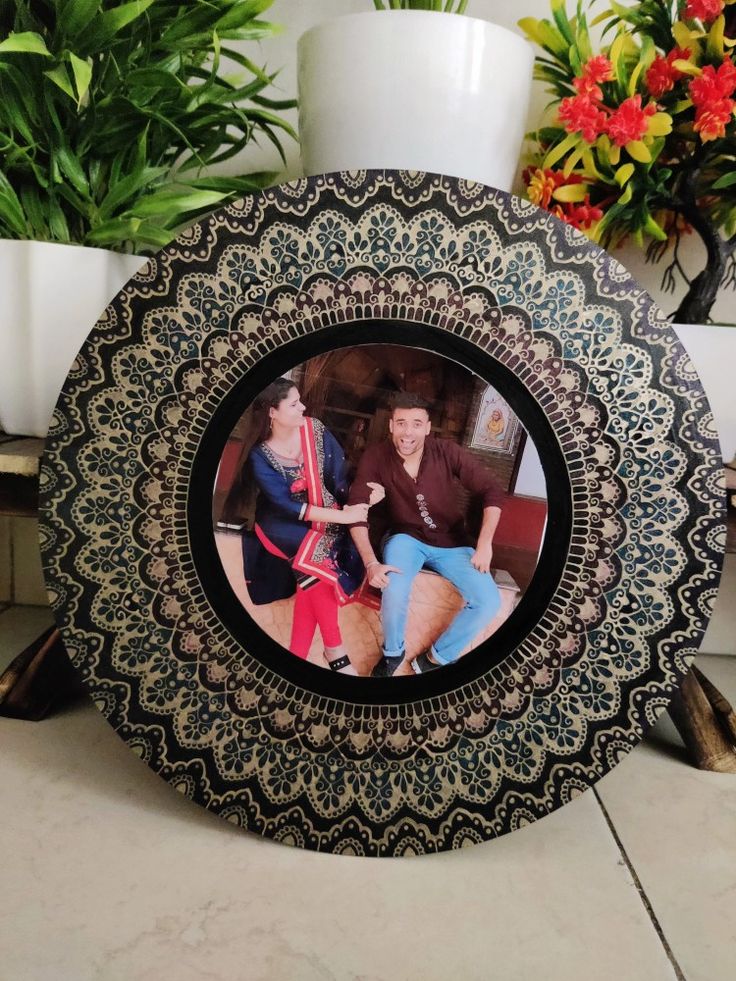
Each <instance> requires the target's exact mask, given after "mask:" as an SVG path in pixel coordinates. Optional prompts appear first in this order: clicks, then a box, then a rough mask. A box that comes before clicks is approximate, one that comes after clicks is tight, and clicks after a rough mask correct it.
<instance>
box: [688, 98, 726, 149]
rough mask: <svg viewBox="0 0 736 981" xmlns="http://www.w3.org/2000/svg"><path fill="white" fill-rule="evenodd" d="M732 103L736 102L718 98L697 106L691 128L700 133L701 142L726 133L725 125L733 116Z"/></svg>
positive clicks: (715, 138)
mask: <svg viewBox="0 0 736 981" xmlns="http://www.w3.org/2000/svg"><path fill="white" fill-rule="evenodd" d="M734 105H736V103H734V101H733V99H718V100H717V101H713V102H708V103H706V104H705V105H703V106H699V107H698V108H697V110H696V111H695V126H694V127H693V129H694V130H695V132H696V133H700V139H701V140H702V141H703V143H707V142H708V141H709V140H717V139H718V138H719V137H721V136H725V135H726V126H728V124H729V123H730V122H731V119H732V117H733V107H734Z"/></svg>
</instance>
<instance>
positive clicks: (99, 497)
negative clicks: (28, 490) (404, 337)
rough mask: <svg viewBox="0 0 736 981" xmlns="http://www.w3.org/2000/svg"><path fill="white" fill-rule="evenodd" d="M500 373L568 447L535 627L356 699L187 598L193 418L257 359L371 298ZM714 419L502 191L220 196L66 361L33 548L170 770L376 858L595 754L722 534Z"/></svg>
mask: <svg viewBox="0 0 736 981" xmlns="http://www.w3.org/2000/svg"><path fill="white" fill-rule="evenodd" d="M378 319H381V320H397V321H404V322H409V323H413V324H424V325H428V326H431V327H434V328H437V329H439V330H441V331H446V332H449V333H451V334H455V335H457V336H460V337H463V338H465V339H466V340H469V341H470V342H471V343H472V344H473V345H475V346H476V347H477V348H479V349H482V350H483V351H484V352H487V354H488V355H490V356H491V357H492V358H493V359H495V360H496V361H497V362H499V363H500V364H502V365H505V366H506V367H507V368H509V369H510V370H512V371H513V372H514V374H515V375H516V377H517V378H518V379H520V380H521V382H522V383H523V385H524V387H525V388H526V389H527V391H528V393H530V395H531V396H532V398H533V399H534V400H535V401H536V403H537V405H538V406H539V407H541V409H542V410H543V412H544V414H545V416H546V418H547V421H548V423H549V425H550V426H551V428H552V430H553V432H554V434H555V437H556V440H557V442H558V444H559V448H560V451H561V453H562V455H563V457H564V460H565V466H566V470H567V476H568V480H569V484H570V489H571V495H572V502H573V503H572V509H573V513H572V533H571V538H570V542H569V547H568V552H567V556H566V560H565V564H564V568H563V572H562V576H561V579H560V582H559V584H558V585H557V588H556V590H555V593H554V595H553V597H552V599H551V601H550V602H549V604H548V605H547V608H546V610H544V612H543V614H542V615H541V617H540V619H539V620H538V622H536V623H534V624H531V625H530V630H529V632H528V634H527V636H526V637H525V638H524V639H523V641H522V642H521V643H520V644H519V645H518V647H517V648H516V649H515V650H514V651H513V652H512V653H510V654H509V655H508V656H507V657H506V658H504V659H503V661H502V662H501V663H500V664H498V665H496V666H494V667H492V668H489V669H488V670H487V672H486V673H485V674H483V675H482V676H481V677H479V678H477V679H476V680H474V681H473V682H470V683H467V684H464V685H462V686H461V687H459V688H457V689H455V690H453V691H451V692H447V693H445V694H442V695H438V696H436V697H433V698H425V699H423V700H421V701H414V702H407V703H402V704H391V705H385V706H384V705H378V706H376V705H368V704H357V703H355V702H352V701H348V700H345V701H343V700H340V699H337V698H332V697H330V698H328V697H325V696H324V695H321V694H318V693H316V692H312V691H308V690H306V689H303V688H299V687H297V686H296V685H294V684H292V683H290V682H288V681H287V680H285V679H284V678H282V677H281V676H279V675H277V674H275V673H274V672H273V671H272V670H271V669H270V668H268V667H266V666H265V665H264V663H262V661H260V660H259V659H258V657H257V656H256V654H255V652H253V651H251V650H249V642H248V640H247V638H244V639H241V640H239V639H237V638H235V637H234V636H233V635H232V634H231V633H230V631H229V630H228V629H227V628H226V627H225V626H224V624H223V623H222V622H220V620H219V618H218V617H217V615H216V614H215V613H214V611H213V609H212V606H211V603H210V601H209V599H208V595H207V592H206V589H205V588H204V585H203V584H202V583H201V582H200V581H199V579H198V577H197V575H196V572H195V566H194V564H193V560H192V555H191V544H190V537H189V529H188V524H187V512H186V506H187V493H188V488H189V486H190V481H191V476H192V467H193V462H194V460H195V457H196V454H197V452H198V449H199V448H200V446H201V444H202V440H203V437H204V436H205V432H206V430H207V427H208V424H209V422H210V420H211V419H212V417H213V414H214V413H215V411H216V410H217V408H218V406H220V405H221V404H222V402H223V400H224V399H225V398H226V397H227V396H228V394H229V393H231V392H232V390H233V388H234V387H235V386H236V385H238V383H240V382H241V381H242V379H243V378H244V377H246V376H247V374H248V372H249V371H251V370H252V369H253V368H254V367H255V366H256V365H257V363H258V362H259V360H260V359H261V358H262V357H263V356H265V355H267V354H269V353H270V352H273V351H275V350H276V349H278V348H279V347H280V346H281V345H283V344H285V343H288V342H289V341H292V340H296V339H297V338H300V337H308V336H310V335H311V334H314V333H315V332H318V331H320V330H321V329H322V328H324V327H328V326H330V327H333V328H334V327H338V328H339V327H340V326H341V325H350V324H354V323H355V322H356V321H361V322H365V331H366V342H370V321H371V320H378ZM719 473H720V461H719V456H718V446H717V440H716V436H715V432H714V429H713V424H712V418H711V416H710V412H709V408H708V405H707V402H706V400H705V396H704V394H703V392H702V389H701V387H700V385H699V382H698V380H697V377H696V375H695V373H694V371H693V369H692V365H691V364H690V362H689V360H688V358H687V356H686V355H685V353H684V351H683V349H682V347H681V346H680V344H679V342H678V341H677V339H676V336H675V335H674V333H673V332H672V331H671V329H670V328H669V326H668V324H667V322H666V320H665V319H664V317H663V316H662V315H661V314H660V313H659V312H658V311H657V310H656V309H655V308H654V306H653V304H652V302H651V300H650V299H649V297H647V296H646V294H644V293H643V292H642V291H641V290H640V289H639V288H638V287H637V286H636V285H635V284H634V283H633V282H632V280H631V279H630V277H629V276H628V274H627V273H626V272H625V270H623V269H622V267H621V266H619V265H618V264H617V263H616V262H615V261H614V260H613V259H612V258H611V257H610V256H608V255H606V254H605V253H604V252H602V251H601V250H599V249H598V248H596V247H595V246H592V245H591V244H589V243H588V242H587V241H586V240H585V239H584V238H583V236H581V235H580V234H578V233H576V232H575V231H574V230H573V229H571V228H570V227H569V226H565V225H563V224H562V223H560V222H558V221H557V220H556V219H554V218H551V217H550V216H549V215H547V214H546V213H544V212H542V211H540V210H538V209H537V208H535V207H533V206H531V205H529V204H528V203H525V202H523V201H521V200H519V199H516V198H513V197H511V196H509V195H506V194H502V193H501V192H497V191H494V190H491V189H489V188H485V187H482V186H481V185H477V184H471V183H469V182H466V181H458V180H454V179H450V178H445V177H439V176H435V175H425V174H417V173H405V172H371V171H368V172H356V173H350V174H342V175H338V174H333V175H328V176H326V177H320V178H313V179H310V180H302V181H297V182H294V183H292V184H287V185H282V186H280V187H276V188H273V189H271V190H268V191H266V192H264V193H262V194H259V195H254V196H251V197H248V198H246V199H243V201H241V202H239V203H238V204H236V205H233V206H232V207H229V208H227V209H225V210H224V211H222V212H219V213H217V214H216V215H215V216H213V217H212V218H211V219H209V220H208V221H206V222H203V223H200V224H199V225H195V226H194V227H193V228H191V229H189V230H188V231H187V232H186V233H184V234H183V235H182V236H181V237H180V238H179V239H178V240H177V242H175V243H174V244H173V245H171V246H170V247H168V248H167V249H165V250H163V251H162V252H161V253H159V254H158V255H157V256H156V257H155V258H154V259H152V260H151V262H150V263H149V264H148V266H147V267H145V268H144V269H143V270H142V271H141V272H140V273H139V274H138V275H137V276H136V277H134V278H133V279H132V280H131V282H130V283H129V285H128V286H127V287H126V289H125V290H124V291H123V292H122V293H121V294H120V295H119V296H118V297H117V298H116V299H115V301H114V302H113V303H112V304H111V306H110V307H109V308H108V310H107V311H106V312H105V314H104V316H103V318H102V319H101V320H100V322H99V323H98V325H97V327H96V328H95V330H94V331H93V332H92V334H91V335H90V337H89V339H88V341H87V343H86V345H85V347H84V348H83V350H82V352H81V353H80V355H79V357H78V358H77V361H76V362H75V365H74V367H73V369H72V371H71V373H70V375H69V377H68V379H67V382H66V386H65V388H64V392H63V393H62V396H61V398H60V401H59V404H58V406H57V411H56V414H55V417H54V422H53V426H52V429H51V431H50V434H49V438H48V440H47V448H46V455H45V457H44V462H43V468H42V498H43V500H42V515H43V517H42V548H43V556H44V563H45V568H46V575H47V583H48V587H49V591H50V594H51V597H52V601H53V605H54V609H55V612H56V616H57V618H58V621H59V623H60V626H61V628H62V632H63V636H64V640H65V643H66V645H67V649H68V651H69V653H70V655H71V656H72V658H73V660H74V663H75V664H76V666H77V668H78V669H79V671H80V673H81V674H82V676H83V678H84V679H85V681H86V683H87V684H88V686H89V688H90V691H91V692H92V695H93V697H94V699H95V701H96V702H97V704H98V706H99V707H100V710H101V711H102V712H103V713H104V714H105V716H106V717H107V718H108V720H109V721H110V723H111V724H112V725H113V726H114V727H115V728H116V729H117V730H118V732H119V733H120V735H121V736H122V737H123V738H124V739H125V740H126V741H127V742H128V743H129V745H130V746H131V748H132V749H134V751H135V752H136V753H137V754H138V755H139V756H141V757H142V758H143V759H145V760H146V762H147V763H148V765H149V766H151V767H152V768H154V769H155V770H156V771H157V772H158V773H160V775H161V776H163V777H164V778H165V779H166V780H168V781H169V782H170V783H171V784H173V785H174V786H175V787H176V788H177V789H178V790H180V791H181V792H182V793H184V794H186V795H187V796H189V797H191V798H192V799H193V800H196V801H197V802H198V803H200V804H202V805H204V806H206V807H209V808H211V809H212V810H214V811H216V812H218V813H219V814H221V815H222V816H223V817H225V818H226V819H227V820H230V821H233V822H235V823H237V824H239V825H241V826H243V827H244V828H248V829H250V830H253V831H255V832H257V833H259V834H264V835H268V836H270V837H273V838H275V839H276V840H279V841H283V842H288V843H291V844H295V845H298V846H300V847H307V848H314V849H320V850H331V851H335V852H343V853H352V854H365V855H399V854H408V853H420V852H426V851H435V850H439V849H446V848H455V847H461V846H463V845H466V844H471V843H473V842H477V841H482V840H485V839H488V838H490V837H493V836H496V835H499V834H502V833H505V832H507V831H509V830H513V829H514V828H516V827H519V826H520V825H523V824H526V823H528V822H530V821H533V820H535V819H536V818H538V817H541V816H542V815H544V814H546V813H548V812H549V811H550V810H552V809H553V808H555V807H557V806H559V805H560V804H563V803H565V802H566V801H567V800H569V799H570V798H571V797H572V796H575V795H576V794H578V793H580V792H582V791H583V790H584V789H585V788H586V787H587V786H589V785H590V784H591V783H593V782H594V781H595V780H597V779H598V778H599V777H600V776H602V775H603V774H604V773H605V772H607V770H609V769H610V768H611V767H612V766H613V765H615V763H616V762H618V760H619V759H620V758H621V757H622V756H623V755H624V754H625V753H626V752H628V750H629V749H631V747H632V746H633V745H635V744H636V742H637V741H638V740H639V739H640V737H641V735H642V734H643V732H644V730H645V729H646V728H647V727H648V726H649V725H651V724H652V722H653V721H654V719H655V718H656V716H657V715H658V714H659V712H661V711H662V710H663V708H664V707H665V705H666V703H667V701H668V699H669V697H670V696H671V694H672V692H673V690H674V688H675V686H676V685H677V684H678V682H679V680H680V679H681V677H682V675H683V673H684V672H685V671H686V670H687V666H688V664H689V662H690V660H691V659H692V657H693V656H694V654H695V653H696V651H697V648H698V645H699V642H700V639H701V637H702V634H703V632H704V630H705V627H706V624H707V619H708V615H709V612H710V609H711V607H712V604H713V602H714V598H715V593H716V589H717V585H718V578H719V572H720V558H721V552H722V548H723V539H724V529H723V508H724V502H723V489H722V484H721V479H722V478H721V477H720V476H719Z"/></svg>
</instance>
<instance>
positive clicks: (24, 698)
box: [0, 435, 736, 773]
mask: <svg viewBox="0 0 736 981" xmlns="http://www.w3.org/2000/svg"><path fill="white" fill-rule="evenodd" d="M13 443H14V444H15V445H13ZM41 449H42V441H41V440H20V439H19V440H16V441H11V440H10V438H9V437H2V436H1V435H0V477H2V478H3V479H2V481H0V513H5V514H8V513H10V514H22V515H28V514H33V513H34V512H33V510H32V509H33V507H34V503H35V500H36V498H37V485H38V460H39V457H40V454H41ZM3 470H4V472H5V476H3ZM8 478H12V479H11V480H8ZM29 481H30V483H29ZM3 488H7V489H8V490H7V493H6V494H5V496H4V497H3V493H2V489H3ZM734 525H736V521H734V517H733V513H732V514H731V516H730V521H729V539H730V538H731V535H732V533H733V530H734ZM729 544H730V543H729ZM81 690H82V689H81V683H80V682H79V679H78V678H77V675H76V672H75V671H74V669H73V667H72V665H71V662H70V661H69V659H68V657H67V656H66V652H65V650H64V645H63V643H62V640H61V636H60V634H59V631H58V630H56V629H55V628H53V627H51V628H49V629H48V630H47V631H45V632H44V633H43V634H42V635H41V637H39V638H38V639H37V640H36V641H35V642H34V643H33V644H31V645H30V646H29V647H27V648H26V649H25V650H24V651H22V652H21V653H20V654H19V655H18V657H16V658H15V660H14V661H13V662H12V664H11V665H10V666H9V667H8V668H7V670H6V671H5V672H4V673H3V674H2V675H1V676H0V715H9V716H14V717H16V718H22V719H31V720H36V721H37V720H39V719H43V718H44V717H45V716H46V715H48V714H49V713H50V712H52V711H54V710H55V709H57V708H59V707H60V706H61V705H63V704H64V702H65V701H67V700H68V699H69V698H70V697H72V696H73V695H74V694H76V693H78V692H80V691H81ZM669 713H670V716H671V717H672V721H673V722H674V724H675V726H676V727H677V730H678V732H679V733H680V735H681V737H682V739H683V742H684V743H685V746H686V747H687V749H688V751H689V753H690V757H691V759H692V762H693V764H694V765H695V766H697V767H698V768H699V769H701V770H714V771H717V772H719V773H736V713H734V710H733V708H732V707H731V705H730V704H729V702H728V701H727V700H726V698H724V696H723V695H722V694H721V693H720V692H719V691H718V689H717V688H716V687H715V685H713V684H712V683H711V682H710V681H709V680H708V679H707V678H706V677H705V676H704V675H703V673H702V671H700V670H699V669H698V668H697V667H693V668H692V670H691V671H690V673H689V674H688V675H687V676H686V677H685V680H684V681H683V684H682V687H681V688H680V691H679V692H678V693H677V694H676V696H675V698H674V699H673V700H672V702H671V703H670V706H669Z"/></svg>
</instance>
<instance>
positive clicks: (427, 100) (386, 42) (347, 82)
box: [297, 10, 534, 190]
mask: <svg viewBox="0 0 736 981" xmlns="http://www.w3.org/2000/svg"><path fill="white" fill-rule="evenodd" d="M533 62H534V52H533V50H532V48H531V46H530V45H529V44H527V42H526V41H524V40H523V39H522V38H521V37H520V36H519V35H518V34H514V33H512V32H511V31H509V30H507V29H506V28H503V27H498V26H497V25H496V24H490V23H488V22H487V21H483V20H477V19H476V18H473V17H466V16H464V15H459V14H446V13H436V12H433V11H423V10H391V11H375V10H374V11H368V12H366V13H360V14H350V15H346V16H343V17H337V18H335V19H334V20H330V21H326V22H325V23H322V24H318V25H317V26H316V27H313V28H311V30H308V31H307V32H306V33H305V34H303V35H302V36H301V38H300V39H299V44H298V49H297V67H298V79H299V135H300V140H301V152H302V161H303V164H304V170H305V173H306V174H308V175H309V174H319V173H325V172H329V171H335V170H362V169H364V168H383V167H389V168H395V169H400V170H428V171H432V172H435V173H440V174H449V175H451V176H453V177H465V178H469V179H471V180H476V181H480V182H482V183H484V184H489V185H490V186H491V187H499V188H502V189H504V190H510V188H511V183H512V180H513V177H514V173H515V171H516V166H517V162H518V158H519V152H520V149H521V143H522V139H523V136H524V130H525V124H526V118H527V109H528V104H529V93H530V89H531V81H532V66H533Z"/></svg>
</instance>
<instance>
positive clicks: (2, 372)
mask: <svg viewBox="0 0 736 981" xmlns="http://www.w3.org/2000/svg"><path fill="white" fill-rule="evenodd" d="M145 262H146V259H145V258H144V257H142V256H136V255H121V254H119V253H116V252H108V251H107V250H105V249H88V248H83V247H82V246H78V245H59V244H56V243H52V242H29V241H20V242H14V241H8V240H5V239H3V240H0V430H3V431H4V432H6V433H12V434H14V435H23V436H41V437H44V436H45V435H46V433H47V431H48V428H49V423H50V421H51V416H52V415H53V411H54V406H55V405H56V400H57V398H58V397H59V392H60V391H61V388H62V385H63V384H64V379H65V378H66V376H67V373H68V371H69V367H70V366H71V364H72V362H73V361H74V358H75V357H76V355H77V352H78V351H79V349H80V347H81V346H82V344H83V342H84V340H85V338H86V337H87V334H88V333H89V331H90V329H91V328H92V327H93V326H94V324H95V322H96V321H97V319H98V318H99V316H100V314H101V313H102V311H103V310H104V309H105V307H106V306H107V304H108V303H109V302H110V300H111V299H112V298H113V297H114V296H115V294H116V293H118V292H119V291H120V290H121V289H122V287H123V286H124V285H125V284H126V283H127V281H128V280H129V279H130V277H131V276H133V275H134V274H135V273H136V272H137V271H138V269H140V268H141V266H142V265H143V264H144V263H145Z"/></svg>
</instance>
